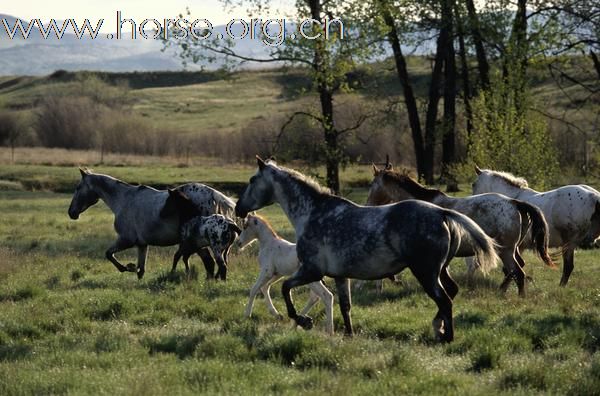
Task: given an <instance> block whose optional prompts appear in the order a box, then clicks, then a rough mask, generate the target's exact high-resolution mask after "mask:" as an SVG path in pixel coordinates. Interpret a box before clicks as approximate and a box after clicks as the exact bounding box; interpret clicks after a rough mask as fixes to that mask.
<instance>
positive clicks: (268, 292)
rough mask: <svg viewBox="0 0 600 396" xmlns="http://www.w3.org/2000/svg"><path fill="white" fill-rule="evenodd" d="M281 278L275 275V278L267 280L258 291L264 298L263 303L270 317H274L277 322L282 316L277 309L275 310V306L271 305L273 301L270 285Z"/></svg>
mask: <svg viewBox="0 0 600 396" xmlns="http://www.w3.org/2000/svg"><path fill="white" fill-rule="evenodd" d="M281 278H283V276H281V275H275V276H273V277H271V279H269V280H268V281H267V283H265V284H264V285H263V287H262V288H261V289H260V291H261V292H262V294H263V296H264V297H265V303H266V304H267V309H268V310H269V312H270V313H271V315H273V316H275V317H276V318H278V319H279V320H282V319H283V315H281V314H280V313H279V311H278V310H277V308H275V305H273V300H271V285H272V284H273V283H275V282H277V281H278V280H279V279H281Z"/></svg>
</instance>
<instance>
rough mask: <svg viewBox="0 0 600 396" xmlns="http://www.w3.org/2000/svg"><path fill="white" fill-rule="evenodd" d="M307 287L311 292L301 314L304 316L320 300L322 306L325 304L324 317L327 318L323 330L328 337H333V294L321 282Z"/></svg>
mask: <svg viewBox="0 0 600 396" xmlns="http://www.w3.org/2000/svg"><path fill="white" fill-rule="evenodd" d="M308 287H309V288H310V291H311V293H310V299H309V300H308V303H307V304H306V307H304V309H303V310H302V313H301V314H302V315H306V314H307V313H308V311H310V309H311V308H312V307H313V306H314V305H315V304H316V303H317V302H318V301H319V298H320V299H321V301H323V304H325V317H326V318H327V323H326V324H325V328H326V330H327V333H328V334H329V335H333V294H332V293H331V292H330V291H329V290H328V289H327V287H325V285H324V284H323V282H322V281H319V282H313V283H310V284H309V285H308Z"/></svg>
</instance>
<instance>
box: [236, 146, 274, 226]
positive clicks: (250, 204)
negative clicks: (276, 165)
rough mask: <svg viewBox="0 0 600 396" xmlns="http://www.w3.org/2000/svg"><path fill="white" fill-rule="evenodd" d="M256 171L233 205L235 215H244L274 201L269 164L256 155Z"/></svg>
mask: <svg viewBox="0 0 600 396" xmlns="http://www.w3.org/2000/svg"><path fill="white" fill-rule="evenodd" d="M256 161H257V163H258V172H256V174H255V175H254V176H252V177H251V178H250V183H249V184H248V186H247V187H246V189H245V190H244V192H243V194H242V196H241V197H240V199H239V200H238V201H237V204H236V205H235V215H236V216H238V217H242V218H243V217H246V216H247V215H248V213H250V212H252V211H254V210H257V209H260V208H262V207H265V206H267V205H271V204H272V203H273V202H274V199H275V197H274V190H273V180H272V175H270V174H269V173H270V172H272V169H270V168H271V165H270V164H269V162H268V161H267V162H265V161H263V160H262V159H261V158H260V157H258V156H256Z"/></svg>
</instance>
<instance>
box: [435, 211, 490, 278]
mask: <svg viewBox="0 0 600 396" xmlns="http://www.w3.org/2000/svg"><path fill="white" fill-rule="evenodd" d="M446 221H447V223H448V225H449V226H450V227H449V228H450V230H451V234H452V238H454V240H455V242H456V245H457V246H459V245H461V244H462V243H465V242H466V243H467V244H468V245H470V247H471V249H472V250H473V255H474V256H475V258H476V260H475V262H476V263H477V265H478V266H479V270H480V271H481V272H482V273H483V274H487V273H489V272H490V270H492V269H493V268H496V267H497V266H498V260H499V257H498V254H497V253H496V246H497V245H496V242H494V240H493V239H492V238H490V237H489V236H488V235H487V234H486V233H485V232H484V231H483V230H482V229H481V227H479V226H478V225H477V223H475V222H474V221H473V220H471V219H470V218H468V217H467V216H465V215H463V214H461V213H458V212H456V211H453V210H447V211H446Z"/></svg>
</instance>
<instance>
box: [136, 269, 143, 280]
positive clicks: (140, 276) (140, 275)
mask: <svg viewBox="0 0 600 396" xmlns="http://www.w3.org/2000/svg"><path fill="white" fill-rule="evenodd" d="M137 277H138V279H142V278H143V277H144V271H139V272H138V273H137Z"/></svg>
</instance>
